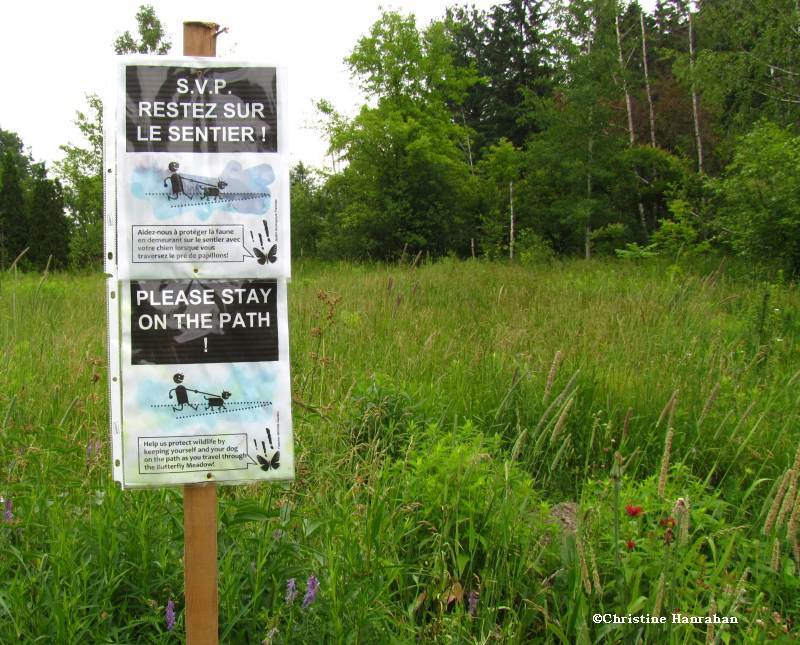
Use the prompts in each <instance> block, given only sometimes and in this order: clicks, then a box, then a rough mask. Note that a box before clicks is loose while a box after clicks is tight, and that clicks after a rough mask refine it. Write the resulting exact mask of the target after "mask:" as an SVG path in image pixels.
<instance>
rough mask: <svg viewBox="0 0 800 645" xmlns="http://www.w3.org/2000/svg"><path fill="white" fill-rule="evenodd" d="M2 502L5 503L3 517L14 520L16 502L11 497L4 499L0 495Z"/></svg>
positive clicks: (9, 520)
mask: <svg viewBox="0 0 800 645" xmlns="http://www.w3.org/2000/svg"><path fill="white" fill-rule="evenodd" d="M0 502H2V504H3V519H4V520H5V521H6V522H13V521H14V502H12V501H11V500H10V499H5V500H4V499H3V498H2V497H0Z"/></svg>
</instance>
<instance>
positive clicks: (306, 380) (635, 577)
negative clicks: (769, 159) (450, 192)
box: [0, 260, 800, 643]
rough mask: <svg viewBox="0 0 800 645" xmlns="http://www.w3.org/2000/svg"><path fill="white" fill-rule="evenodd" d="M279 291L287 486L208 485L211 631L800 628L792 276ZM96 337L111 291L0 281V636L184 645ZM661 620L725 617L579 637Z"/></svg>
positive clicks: (425, 278)
mask: <svg viewBox="0 0 800 645" xmlns="http://www.w3.org/2000/svg"><path fill="white" fill-rule="evenodd" d="M289 298H290V325H291V348H292V349H291V353H292V366H293V367H292V369H293V373H292V380H293V384H294V397H295V406H294V418H295V443H296V450H297V456H298V465H297V478H296V481H295V482H294V483H293V484H292V485H290V486H279V485H271V486H270V485H258V486H255V485H254V486H242V487H228V488H222V489H220V493H219V498H220V503H219V514H220V521H219V529H220V530H219V558H220V633H221V642H224V643H260V642H261V641H262V639H265V638H268V639H271V642H275V643H282V642H297V643H320V642H362V643H386V642H479V643H485V642H495V641H499V642H532V641H533V642H535V641H553V642H564V643H589V642H594V641H596V640H598V639H602V638H603V637H604V636H605V637H608V638H609V639H610V640H611V641H618V642H631V643H633V642H635V640H636V638H637V637H641V639H643V640H644V641H645V642H675V643H684V642H701V643H702V642H713V641H714V640H715V639H716V640H717V641H719V642H728V641H731V642H741V641H746V642H758V641H760V640H770V639H774V638H786V639H787V640H794V639H795V638H797V637H798V636H800V628H798V626H797V622H798V620H800V606H799V604H798V602H799V598H800V595H799V594H798V587H800V583H799V582H798V577H797V565H798V561H800V547H799V546H798V541H797V538H798V535H797V533H798V528H800V497H798V495H797V488H798V480H799V479H800V463H799V462H800V460H798V458H796V457H795V455H796V453H797V449H798V445H800V431H798V410H799V409H800V355H799V352H798V340H799V339H800V294H799V293H798V290H797V288H796V287H795V286H792V285H783V284H780V283H766V282H757V281H755V280H752V279H749V278H742V277H736V276H735V275H734V272H733V271H732V270H730V269H728V268H726V267H725V266H722V265H720V266H717V265H714V264H710V265H709V266H708V267H706V268H702V269H701V268H695V269H687V268H683V269H678V268H676V267H667V266H666V265H665V264H663V263H652V264H634V263H626V262H621V261H616V262H611V261H608V262H603V261H591V262H584V261H565V262H561V263H555V264H552V265H543V266H534V267H523V266H518V265H506V264H493V263H488V262H475V261H472V262H458V261H447V260H445V261H442V262H439V263H435V264H430V265H422V266H419V267H417V268H412V267H408V266H404V267H399V266H354V265H301V266H299V267H296V269H295V277H294V279H293V281H292V283H291V285H290V289H289ZM105 336H106V332H105V303H104V301H103V278H102V276H100V275H90V276H74V275H66V274H64V275H59V274H54V275H48V276H44V277H43V276H41V275H23V274H19V275H15V274H13V273H12V274H4V275H3V276H2V282H0V352H2V353H1V354H0V385H2V387H0V495H2V496H3V497H4V498H5V499H6V500H7V502H6V504H8V500H10V502H11V505H8V506H7V507H6V511H7V512H6V513H5V516H4V518H3V519H0V550H1V551H2V558H0V580H2V583H0V642H4V643H8V642H25V643H28V642H42V643H78V642H81V643H106V642H107V643H112V642H113V643H170V642H180V641H181V639H182V636H181V634H182V631H183V596H182V589H183V568H182V567H183V565H182V550H183V524H182V504H181V492H180V490H179V489H178V490H161V491H134V492H127V491H126V492H124V493H123V492H121V491H120V490H119V488H118V486H117V485H116V484H114V483H113V482H111V481H110V470H111V469H110V454H109V442H108V412H107V391H108V389H107V376H106V368H105V363H106V359H105ZM554 358H555V360H554ZM679 498H683V500H684V501H683V502H682V503H680V502H678V501H677V500H678V499H679ZM626 506H627V507H629V508H628V509H627V510H626ZM637 507H641V511H639V509H638V508H637ZM312 575H314V576H316V577H317V578H318V579H319V582H320V589H319V593H318V596H317V598H316V600H315V602H313V603H312V604H311V605H310V606H308V607H307V608H303V607H302V606H301V602H300V599H301V598H302V595H303V593H304V591H305V585H306V581H307V579H308V578H309V577H310V576H312ZM290 578H295V579H296V581H297V586H298V592H299V593H298V598H297V600H296V601H295V602H294V603H292V604H287V602H286V585H287V580H288V579H290ZM170 599H172V600H174V602H175V605H176V610H177V617H178V624H177V627H176V629H175V630H174V631H172V632H169V631H167V627H166V622H165V607H166V605H167V603H168V601H169V600H170ZM675 611H680V612H681V613H682V614H685V615H687V616H699V617H704V616H708V615H709V614H713V613H715V611H716V613H717V614H718V615H720V616H736V617H737V618H738V621H739V622H738V624H733V625H716V626H715V627H714V629H713V633H709V630H710V628H709V627H708V626H707V625H705V624H694V625H679V624H667V625H665V626H656V625H641V624H626V625H610V624H606V625H604V624H594V623H593V622H592V615H593V614H595V613H617V614H620V615H625V614H629V613H630V614H634V615H638V614H653V615H655V614H663V615H667V616H669V615H670V614H672V613H673V612H675ZM268 642H269V640H268Z"/></svg>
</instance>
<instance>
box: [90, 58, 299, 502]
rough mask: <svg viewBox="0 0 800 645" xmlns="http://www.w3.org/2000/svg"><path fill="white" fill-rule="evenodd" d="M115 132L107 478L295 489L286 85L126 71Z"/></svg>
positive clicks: (187, 63) (124, 62)
mask: <svg viewBox="0 0 800 645" xmlns="http://www.w3.org/2000/svg"><path fill="white" fill-rule="evenodd" d="M117 71H118V75H117V83H116V89H115V92H116V94H115V100H114V101H110V102H108V104H107V107H106V110H105V122H106V137H105V140H106V159H105V161H106V164H105V165H106V176H107V182H106V195H105V197H106V215H105V220H106V222H105V224H106V261H105V263H106V271H107V273H108V274H109V275H110V278H109V280H108V287H107V291H108V302H109V312H108V318H109V370H110V375H111V379H110V388H111V431H112V446H113V455H114V476H115V479H117V480H118V481H120V482H121V483H122V485H123V487H159V486H169V485H178V484H187V483H197V482H205V481H218V482H222V483H237V482H246V481H252V480H258V479H264V480H285V479H291V478H293V476H294V452H293V440H292V418H291V388H290V378H289V356H288V353H289V343H288V315H287V302H286V278H287V277H288V276H289V266H290V264H289V261H290V260H289V254H288V251H289V246H290V245H289V223H288V216H289V208H288V207H289V200H288V176H287V175H288V167H287V158H288V155H287V154H286V152H285V151H286V138H285V127H284V123H285V119H286V109H285V104H286V102H285V95H286V91H285V87H286V83H285V74H284V70H282V69H281V68H275V67H269V66H259V65H253V64H239V63H231V62H226V61H220V60H214V59H211V60H209V59H195V58H184V59H177V60H174V59H173V60H164V59H162V58H161V57H125V58H121V59H119V63H118V69H117Z"/></svg>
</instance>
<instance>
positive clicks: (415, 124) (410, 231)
mask: <svg viewBox="0 0 800 645" xmlns="http://www.w3.org/2000/svg"><path fill="white" fill-rule="evenodd" d="M347 63H348V65H349V66H350V69H351V71H352V73H353V75H354V76H355V77H356V78H357V79H358V80H359V82H360V85H361V87H362V89H363V90H364V91H365V92H366V93H367V94H369V95H370V96H371V97H373V98H374V99H376V105H375V106H374V107H369V106H364V107H362V109H361V111H360V113H359V114H358V115H357V116H356V117H355V118H353V119H352V120H343V119H340V118H338V117H337V120H335V121H334V120H329V122H328V126H327V128H326V129H327V130H328V132H329V134H330V142H329V148H330V150H331V151H339V153H340V154H341V157H342V159H343V160H344V161H345V162H346V164H347V166H346V168H344V170H343V171H342V172H341V174H340V176H339V177H338V178H337V180H336V182H335V184H336V187H337V188H336V189H337V193H338V194H339V195H342V196H343V197H342V203H341V210H339V212H337V213H336V215H335V216H334V218H332V221H329V222H328V223H327V226H326V237H327V241H326V248H327V249H329V252H330V249H331V248H332V247H334V246H335V248H336V249H337V251H338V253H339V254H340V255H344V256H349V257H376V258H391V257H398V256H400V255H401V254H402V253H403V251H404V250H407V251H409V252H413V253H416V252H419V251H429V252H430V253H432V254H434V255H441V254H443V253H446V252H448V251H450V250H455V251H458V252H462V253H466V251H467V249H468V245H469V230H470V229H471V227H474V224H475V222H476V221H477V214H476V212H475V211H474V210H473V209H474V197H473V187H474V181H473V180H472V178H471V175H470V169H469V166H468V164H467V163H466V160H465V158H464V154H463V152H462V150H461V147H460V145H459V144H460V142H461V141H463V140H464V138H465V135H464V130H463V128H462V127H461V126H459V125H458V124H455V123H453V121H452V118H451V112H450V110H449V107H448V106H449V105H452V104H458V103H459V102H460V101H462V100H463V97H464V95H465V93H466V91H467V90H468V88H469V87H470V85H471V84H472V83H474V82H475V77H474V74H472V73H471V71H470V70H468V69H463V68H458V67H456V66H454V65H453V64H452V50H451V46H450V41H449V37H448V34H447V31H446V29H445V27H444V25H443V24H442V23H437V22H434V23H432V24H431V25H430V26H429V27H428V28H427V29H426V30H424V31H420V30H418V29H417V26H416V21H415V19H414V17H413V16H403V15H400V14H398V13H396V12H386V13H384V14H383V15H382V16H381V18H380V19H379V20H378V21H377V22H376V23H375V24H374V25H373V26H372V28H371V29H370V32H369V34H368V35H367V36H364V37H363V38H361V39H360V40H359V41H358V43H357V44H356V47H355V48H354V50H353V52H352V54H351V55H350V56H349V57H348V58H347Z"/></svg>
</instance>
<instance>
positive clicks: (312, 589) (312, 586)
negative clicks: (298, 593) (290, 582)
mask: <svg viewBox="0 0 800 645" xmlns="http://www.w3.org/2000/svg"><path fill="white" fill-rule="evenodd" d="M317 591H319V580H317V577H316V576H311V577H310V578H309V579H308V582H307V583H306V595H305V596H303V609H308V607H309V605H310V604H311V603H313V602H314V601H315V600H316V599H317Z"/></svg>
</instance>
